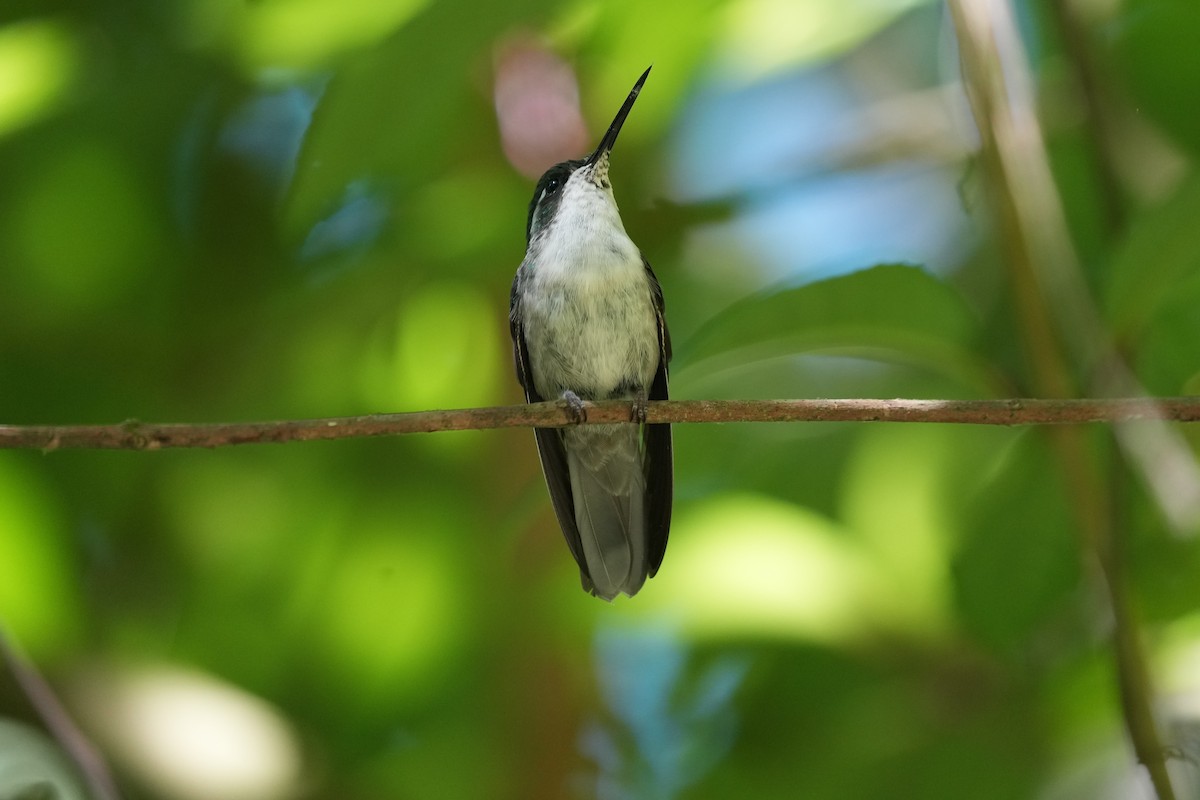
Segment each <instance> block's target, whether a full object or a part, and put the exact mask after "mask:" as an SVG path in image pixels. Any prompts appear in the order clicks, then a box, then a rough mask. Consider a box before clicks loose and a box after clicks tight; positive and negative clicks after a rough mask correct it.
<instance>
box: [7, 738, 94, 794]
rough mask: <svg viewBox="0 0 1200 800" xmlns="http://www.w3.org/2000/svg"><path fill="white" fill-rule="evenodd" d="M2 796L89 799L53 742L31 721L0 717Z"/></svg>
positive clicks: (68, 763)
mask: <svg viewBox="0 0 1200 800" xmlns="http://www.w3.org/2000/svg"><path fill="white" fill-rule="evenodd" d="M0 798H3V800H9V799H10V798H11V799H12V800H87V798H88V795H87V793H86V792H84V790H83V787H82V786H81V785H80V783H79V779H78V778H77V777H76V774H75V769H74V768H73V767H72V766H71V763H70V762H69V761H68V760H67V758H66V756H65V755H63V753H62V751H61V750H59V749H58V748H57V747H56V746H55V745H54V743H53V742H51V741H50V740H49V739H47V738H46V737H45V736H43V735H42V734H40V733H38V732H37V731H35V730H34V729H33V728H30V727H28V726H27V725H22V724H21V723H19V722H15V721H13V720H10V719H4V718H0Z"/></svg>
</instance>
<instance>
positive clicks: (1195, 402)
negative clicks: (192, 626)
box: [0, 397, 1200, 451]
mask: <svg viewBox="0 0 1200 800" xmlns="http://www.w3.org/2000/svg"><path fill="white" fill-rule="evenodd" d="M585 408H586V410H587V421H586V423H585V424H595V423H613V422H629V421H630V420H631V419H632V416H633V406H632V404H631V403H628V402H625V401H620V400H610V401H605V402H602V403H585ZM1136 420H1170V421H1174V422H1197V421H1200V397H1164V398H1156V399H1147V398H1109V399H1103V400H1097V399H1081V400H1058V399H1055V400H1043V399H1014V400H667V401H661V402H651V403H647V404H646V421H647V422H656V423H662V422H670V423H692V422H938V423H952V424H960V425H961V424H965V425H1078V424H1083V423H1094V422H1101V423H1113V422H1129V421H1136ZM573 424H576V423H574V422H573V421H572V420H571V418H570V417H569V416H568V414H567V411H566V409H565V408H564V406H563V404H561V403H556V402H546V403H532V404H529V405H519V406H497V407H493V408H462V409H451V410H441V411H414V412H410V413H405V414H369V415H366V416H359V417H327V418H324V419H302V420H281V421H277V422H232V423H199V424H186V423H161V424H160V423H150V422H138V421H137V420H130V421H127V422H122V423H120V424H117V425H0V449H20V448H26V449H38V450H47V451H48V450H67V449H73V450H81V449H91V450H160V449H165V448H169V447H228V446H230V445H236V444H281V443H283V442H306V441H314V440H317V439H355V438H363V437H367V436H396V435H399V434H405V433H433V432H435V431H465V430H492V429H496V428H560V427H566V426H568V425H573Z"/></svg>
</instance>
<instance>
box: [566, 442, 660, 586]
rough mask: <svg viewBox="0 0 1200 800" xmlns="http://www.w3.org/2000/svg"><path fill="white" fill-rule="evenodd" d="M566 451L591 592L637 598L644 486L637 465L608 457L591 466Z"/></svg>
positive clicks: (642, 564) (641, 578) (642, 578)
mask: <svg viewBox="0 0 1200 800" xmlns="http://www.w3.org/2000/svg"><path fill="white" fill-rule="evenodd" d="M580 455H581V454H580V453H579V452H577V450H576V449H575V448H568V450H567V465H568V469H569V471H570V474H571V493H572V495H573V496H574V498H575V524H576V526H577V527H578V528H579V539H580V543H581V544H582V545H583V553H584V559H585V562H586V564H587V572H588V576H589V577H590V578H591V581H592V591H594V592H595V593H596V595H597V596H598V597H602V598H604V599H605V600H612V599H613V598H614V597H616V596H617V594H619V593H620V592H624V593H625V594H627V595H629V596H631V597H632V596H633V595H634V594H637V591H638V590H639V589H641V588H642V584H644V583H645V582H646V570H647V564H646V514H645V500H646V485H645V480H644V478H643V476H642V470H641V469H640V467H639V465H638V463H637V462H636V461H634V462H633V463H628V462H626V460H625V459H622V458H610V459H605V460H603V461H601V462H600V463H598V464H597V463H592V461H593V459H589V458H587V456H588V455H594V454H589V453H588V452H587V450H584V452H583V454H582V455H583V456H584V457H580Z"/></svg>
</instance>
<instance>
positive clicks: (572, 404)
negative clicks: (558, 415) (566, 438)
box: [561, 389, 587, 425]
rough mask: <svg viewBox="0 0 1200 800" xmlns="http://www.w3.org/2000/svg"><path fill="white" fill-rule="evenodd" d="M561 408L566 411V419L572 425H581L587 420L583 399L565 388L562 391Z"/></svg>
mask: <svg viewBox="0 0 1200 800" xmlns="http://www.w3.org/2000/svg"><path fill="white" fill-rule="evenodd" d="M561 399H562V403H563V410H565V411H566V412H567V419H568V421H569V422H571V424H573V425H581V424H583V423H584V422H587V408H585V407H584V405H583V400H581V399H579V395H577V394H575V393H574V392H572V391H571V390H570V389H567V390H566V391H565V392H563V393H562V398H561Z"/></svg>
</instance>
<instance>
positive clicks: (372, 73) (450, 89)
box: [286, 0, 548, 234]
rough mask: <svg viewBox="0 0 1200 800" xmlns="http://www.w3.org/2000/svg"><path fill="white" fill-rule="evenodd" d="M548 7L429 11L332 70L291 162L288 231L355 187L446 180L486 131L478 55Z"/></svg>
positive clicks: (446, 6)
mask: <svg viewBox="0 0 1200 800" xmlns="http://www.w3.org/2000/svg"><path fill="white" fill-rule="evenodd" d="M547 5H548V4H547V3H546V2H545V0H516V2H507V3H501V4H498V5H495V6H491V7H489V11H488V13H487V14H469V13H463V10H462V9H461V8H460V7H459V6H458V5H457V4H455V3H432V4H431V5H430V6H429V7H428V8H426V9H425V10H424V11H422V12H421V13H420V14H418V15H417V16H416V17H415V18H414V19H412V20H411V21H409V22H408V23H407V24H405V25H404V26H403V27H402V28H400V30H399V31H397V32H396V34H395V35H393V36H392V37H391V38H389V39H388V40H387V41H386V42H384V43H383V44H382V45H380V46H379V47H377V48H376V49H374V50H372V51H370V52H367V53H365V54H363V55H361V56H359V57H358V58H357V59H355V60H354V61H352V62H351V63H349V64H347V65H346V66H345V67H344V68H343V69H342V70H340V71H339V72H338V73H337V75H336V76H335V77H334V78H333V80H332V81H331V82H330V84H329V87H328V89H327V90H326V91H325V94H324V96H323V97H322V98H321V101H320V103H319V105H318V106H317V110H316V113H315V114H314V116H313V122H312V126H311V127H310V129H309V132H308V135H307V137H306V139H305V142H304V147H303V150H302V152H301V155H300V158H299V160H298V162H297V167H296V176H295V179H294V181H293V184H292V187H291V191H290V195H289V197H288V202H287V210H286V222H287V225H288V228H289V230H290V232H292V233H293V234H296V233H301V232H303V231H305V230H307V229H308V227H309V226H311V225H312V224H313V223H315V222H316V221H317V220H319V219H321V218H322V217H324V216H325V215H327V214H328V213H330V212H331V211H332V210H333V209H334V208H335V207H336V205H337V203H338V202H339V201H340V200H341V199H342V198H343V197H344V195H345V192H346V187H347V186H349V185H350V184H351V183H353V182H355V181H360V180H363V179H375V180H380V181H382V183H383V184H384V185H385V186H386V187H387V188H389V189H391V190H394V191H393V192H391V193H390V194H399V195H403V194H404V192H405V191H406V189H407V188H410V187H412V186H417V185H421V184H422V183H424V182H426V181H428V180H430V179H432V178H433V177H435V176H437V175H439V174H441V173H442V172H444V171H445V169H446V166H447V163H448V161H449V160H450V155H451V154H452V153H454V152H455V148H456V146H464V144H463V143H465V142H473V141H478V137H477V136H476V135H475V133H474V132H475V131H476V130H477V129H478V127H479V126H480V125H482V124H489V125H490V124H492V123H491V122H490V121H485V120H482V119H479V118H477V114H475V113H473V112H474V111H477V110H478V106H479V103H480V98H479V97H478V89H477V86H476V83H477V82H476V81H475V80H474V78H475V77H476V76H477V73H478V70H479V64H478V62H477V58H478V53H479V52H480V51H481V50H484V49H486V48H487V46H488V43H489V42H491V41H492V40H493V39H494V38H495V37H496V35H497V34H498V33H499V32H501V31H504V30H506V29H508V28H511V27H512V26H515V25H519V24H521V23H527V22H528V21H529V19H530V18H531V17H533V18H536V17H537V16H538V15H539V13H540V11H541V9H543V8H544V7H545V6H547ZM447 31H453V34H452V35H447V34H446V32H447Z"/></svg>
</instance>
